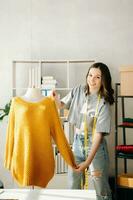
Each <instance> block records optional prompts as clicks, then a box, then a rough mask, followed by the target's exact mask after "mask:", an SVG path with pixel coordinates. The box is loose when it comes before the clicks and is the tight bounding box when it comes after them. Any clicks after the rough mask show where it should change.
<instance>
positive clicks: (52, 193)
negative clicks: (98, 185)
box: [0, 189, 96, 200]
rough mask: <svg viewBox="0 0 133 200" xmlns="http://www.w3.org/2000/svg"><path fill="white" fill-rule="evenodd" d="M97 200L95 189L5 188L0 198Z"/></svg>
mask: <svg viewBox="0 0 133 200" xmlns="http://www.w3.org/2000/svg"><path fill="white" fill-rule="evenodd" d="M3 199H19V200H95V199H96V197H95V191H94V190H53V189H35V190H32V189H4V190H3V191H2V190H0V200H3Z"/></svg>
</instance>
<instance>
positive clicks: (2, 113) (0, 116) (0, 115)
mask: <svg viewBox="0 0 133 200" xmlns="http://www.w3.org/2000/svg"><path fill="white" fill-rule="evenodd" d="M10 106H11V101H10V102H9V103H7V104H6V105H5V107H4V108H0V121H2V120H3V119H4V117H5V116H7V115H8V114H9V111H10Z"/></svg>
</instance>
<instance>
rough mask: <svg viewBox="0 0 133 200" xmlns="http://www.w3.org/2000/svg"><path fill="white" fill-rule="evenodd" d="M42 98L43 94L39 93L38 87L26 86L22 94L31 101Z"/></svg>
mask: <svg viewBox="0 0 133 200" xmlns="http://www.w3.org/2000/svg"><path fill="white" fill-rule="evenodd" d="M43 98H44V96H43V95H42V94H41V91H40V89H39V88H28V89H27V91H26V93H25V94H24V96H23V99H25V100H27V101H32V102H36V101H40V100H41V99H43Z"/></svg>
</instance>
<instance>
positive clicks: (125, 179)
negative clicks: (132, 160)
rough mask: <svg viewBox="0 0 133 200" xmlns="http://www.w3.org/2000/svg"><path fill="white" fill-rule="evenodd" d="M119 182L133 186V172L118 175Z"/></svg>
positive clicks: (126, 185) (119, 183) (121, 184)
mask: <svg viewBox="0 0 133 200" xmlns="http://www.w3.org/2000/svg"><path fill="white" fill-rule="evenodd" d="M117 184H118V185H120V186H123V187H129V188H133V174H121V175H119V176H118V177H117Z"/></svg>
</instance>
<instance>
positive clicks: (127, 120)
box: [123, 118, 133, 123]
mask: <svg viewBox="0 0 133 200" xmlns="http://www.w3.org/2000/svg"><path fill="white" fill-rule="evenodd" d="M123 122H131V123H133V118H123Z"/></svg>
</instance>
